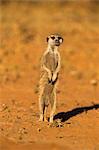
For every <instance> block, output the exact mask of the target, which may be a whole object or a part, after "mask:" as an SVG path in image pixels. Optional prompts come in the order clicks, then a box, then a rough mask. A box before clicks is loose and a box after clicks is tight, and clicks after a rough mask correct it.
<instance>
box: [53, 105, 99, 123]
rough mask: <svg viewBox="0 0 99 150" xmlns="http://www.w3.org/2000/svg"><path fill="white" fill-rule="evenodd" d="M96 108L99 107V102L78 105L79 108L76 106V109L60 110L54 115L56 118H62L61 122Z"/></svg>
mask: <svg viewBox="0 0 99 150" xmlns="http://www.w3.org/2000/svg"><path fill="white" fill-rule="evenodd" d="M94 109H95V110H96V109H99V104H94V105H91V106H84V107H78V108H74V109H72V110H70V111H67V112H60V113H58V114H56V115H55V116H54V120H56V119H61V122H65V121H67V120H68V119H70V118H72V117H74V116H76V115H78V114H81V113H83V112H86V113H87V112H88V111H89V110H94Z"/></svg>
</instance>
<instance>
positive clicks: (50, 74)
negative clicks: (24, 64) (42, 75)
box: [43, 65, 52, 81]
mask: <svg viewBox="0 0 99 150" xmlns="http://www.w3.org/2000/svg"><path fill="white" fill-rule="evenodd" d="M43 69H44V70H46V72H47V73H48V79H49V81H51V80H52V73H51V71H50V69H48V68H47V67H46V66H45V65H43Z"/></svg>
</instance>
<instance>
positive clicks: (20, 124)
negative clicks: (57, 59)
mask: <svg viewBox="0 0 99 150" xmlns="http://www.w3.org/2000/svg"><path fill="white" fill-rule="evenodd" d="M0 12H1V13H0V18H1V20H0V135H1V136H0V149H1V150H17V149H19V150H44V149H48V150H62V149H63V150H65V149H66V150H76V149H78V150H99V3H98V1H97V2H94V1H93V2H90V1H84V2H82V1H80V2H75V1H74V2H65V1H63V2H58V3H56V2H41V3H40V2H34V3H32V2H25V1H23V2H15V1H13V2H10V3H7V2H6V1H5V2H3V3H1V4H0ZM50 33H60V34H61V35H62V36H63V38H64V43H63V45H62V46H60V53H61V71H60V76H59V85H58V90H57V110H56V113H55V116H54V123H53V124H51V125H50V124H49V122H48V123H45V122H43V123H40V122H39V121H38V119H39V109H38V81H39V69H40V58H41V55H42V53H43V52H44V50H45V49H46V47H47V43H46V37H47V36H48V35H49V34H50ZM48 117H49V112H48Z"/></svg>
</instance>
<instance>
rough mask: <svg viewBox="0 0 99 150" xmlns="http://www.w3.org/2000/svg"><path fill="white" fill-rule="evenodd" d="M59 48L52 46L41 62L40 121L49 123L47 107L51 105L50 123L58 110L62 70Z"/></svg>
mask: <svg viewBox="0 0 99 150" xmlns="http://www.w3.org/2000/svg"><path fill="white" fill-rule="evenodd" d="M57 48H58V47H56V46H55V47H54V48H52V47H51V46H50V44H49V45H48V49H47V50H46V51H45V52H44V54H43V57H42V60H41V76H40V81H39V109H40V119H39V120H40V121H43V120H45V121H47V118H46V113H47V107H48V105H49V104H50V105H51V112H50V122H53V115H54V112H55V109H56V87H57V81H58V73H59V69H60V54H59V52H58V50H57Z"/></svg>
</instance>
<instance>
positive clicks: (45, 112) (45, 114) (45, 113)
mask: <svg viewBox="0 0 99 150" xmlns="http://www.w3.org/2000/svg"><path fill="white" fill-rule="evenodd" d="M47 109H48V106H45V110H44V121H45V122H48V120H47Z"/></svg>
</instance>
